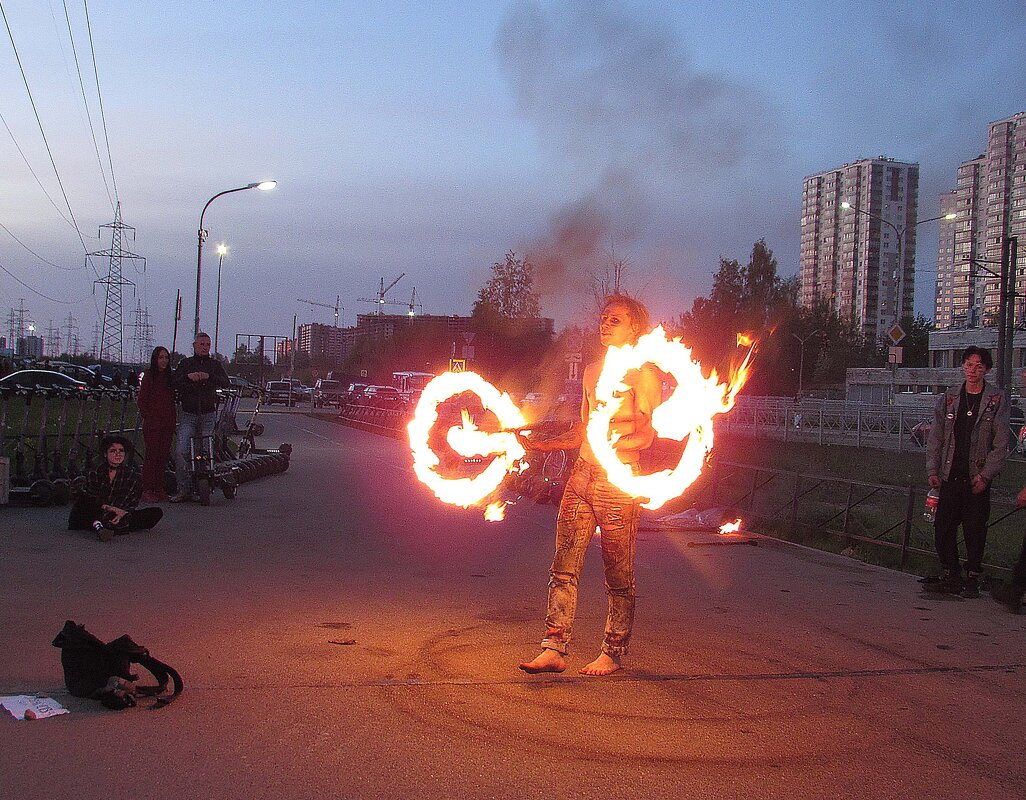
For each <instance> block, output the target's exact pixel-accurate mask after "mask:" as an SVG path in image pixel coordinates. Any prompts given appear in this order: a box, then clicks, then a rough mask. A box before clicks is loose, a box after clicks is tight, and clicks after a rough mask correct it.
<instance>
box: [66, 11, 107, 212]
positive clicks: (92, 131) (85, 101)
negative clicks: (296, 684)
mask: <svg viewBox="0 0 1026 800" xmlns="http://www.w3.org/2000/svg"><path fill="white" fill-rule="evenodd" d="M64 19H65V21H66V22H67V23H68V38H69V39H71V54H72V56H73V57H74V59H75V71H76V72H77V73H78V87H79V89H80V90H81V92H82V105H84V106H85V112H86V119H87V120H88V122H89V135H90V136H91V137H92V139H93V150H94V152H95V153H96V164H97V166H99V168H100V177H101V178H103V188H104V189H106V190H107V200H109V201H110V207H111V210H112V211H113V210H114V198H113V197H111V195H110V186H109V184H108V183H107V172H106V170H104V168H103V159H102V158H100V144H99V142H97V141H96V130H95V129H94V128H93V115H92V114H91V113H90V111H89V100H88V99H86V90H85V81H83V80H82V66H81V64H80V63H79V61H78V48H77V47H75V34H74V32H73V31H72V29H71V14H70V13H69V12H68V0H64ZM97 93H99V90H97ZM111 174H112V176H113V173H111Z"/></svg>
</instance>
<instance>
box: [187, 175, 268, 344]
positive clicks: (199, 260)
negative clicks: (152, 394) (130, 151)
mask: <svg viewBox="0 0 1026 800" xmlns="http://www.w3.org/2000/svg"><path fill="white" fill-rule="evenodd" d="M277 185H278V181H258V182H257V183H250V184H247V185H246V186H239V187H238V188H235V189H225V190H224V191H223V192H218V193H217V194H215V195H214V196H213V197H211V198H210V199H209V200H207V203H206V205H205V206H203V211H201V212H200V221H199V234H198V236H199V244H198V245H197V247H196V322H195V325H194V326H193V330H192V335H193V337H194V338H195V337H196V336H197V335H199V323H200V283H201V279H202V274H203V242H205V241H206V240H207V232H206V230H205V229H204V228H203V216H204V215H205V214H206V213H207V209H208V208H210V204H211V203H213V202H214V201H215V200H216V199H217V198H218V197H223V196H224V195H226V194H232V193H233V192H244V191H246V190H247V189H260V190H261V191H263V192H266V191H270V190H271V189H273V188H274V187H275V186H277Z"/></svg>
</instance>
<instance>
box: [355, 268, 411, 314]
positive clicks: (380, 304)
mask: <svg viewBox="0 0 1026 800" xmlns="http://www.w3.org/2000/svg"><path fill="white" fill-rule="evenodd" d="M404 277H406V273H405V272H404V273H402V274H401V275H400V276H399V277H398V278H396V279H395V280H394V281H392V282H391V283H390V284H388V286H385V279H384V278H382V279H381V284H380V288H379V289H378V296H377V297H375V298H374V299H371V298H369V297H361V298H359V300H358V302H360V303H374V305H375V306H377V310H376V311H375V312H374V313H375V314H377V315H378V316H379V317H380V316H381V315H382V314H384V313H385V306H386V305H389V306H405V305H412V304H408V303H403V302H400V301H399V300H386V299H385V295H386V294H388V291H389V290H390V289H391V288H392V287H393V286H395V285H396V284H397V283H399V281H401V280H402V279H403V278H404Z"/></svg>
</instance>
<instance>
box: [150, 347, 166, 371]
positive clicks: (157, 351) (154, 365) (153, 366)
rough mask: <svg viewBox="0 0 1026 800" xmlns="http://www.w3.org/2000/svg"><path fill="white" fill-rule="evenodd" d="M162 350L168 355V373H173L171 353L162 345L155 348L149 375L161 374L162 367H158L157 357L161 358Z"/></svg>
mask: <svg viewBox="0 0 1026 800" xmlns="http://www.w3.org/2000/svg"><path fill="white" fill-rule="evenodd" d="M161 350H163V351H164V352H165V353H167V371H168V372H170V371H171V351H170V350H168V349H167V348H166V347H161V346H160V345H157V346H156V347H154V348H153V354H152V355H151V356H150V368H149V369H148V370H146V374H147V375H159V374H160V367H158V366H157V357H158V356H160V351H161Z"/></svg>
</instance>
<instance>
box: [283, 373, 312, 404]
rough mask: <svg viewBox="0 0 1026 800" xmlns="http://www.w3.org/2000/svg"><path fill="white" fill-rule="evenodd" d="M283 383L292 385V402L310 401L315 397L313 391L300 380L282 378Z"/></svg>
mask: <svg viewBox="0 0 1026 800" xmlns="http://www.w3.org/2000/svg"><path fill="white" fill-rule="evenodd" d="M282 382H283V383H291V384H292V402H293V403H298V402H299V401H301V400H309V399H310V398H311V397H313V389H311V388H310V387H309V386H304V385H303V384H302V382H301V381H300V380H299V378H282Z"/></svg>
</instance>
